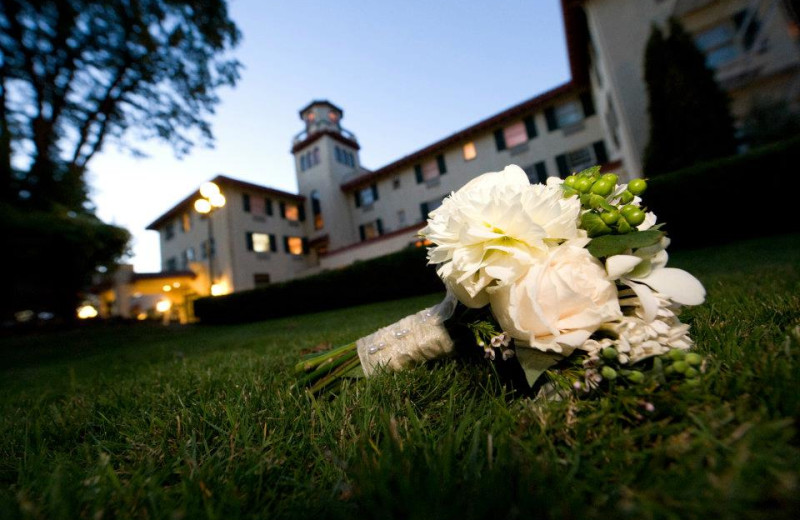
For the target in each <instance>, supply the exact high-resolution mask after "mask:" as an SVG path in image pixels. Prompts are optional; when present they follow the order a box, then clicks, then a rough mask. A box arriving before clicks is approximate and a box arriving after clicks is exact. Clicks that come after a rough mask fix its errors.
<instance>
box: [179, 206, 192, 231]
mask: <svg viewBox="0 0 800 520" xmlns="http://www.w3.org/2000/svg"><path fill="white" fill-rule="evenodd" d="M191 229H192V214H191V213H190V212H188V211H187V212H186V213H184V214H183V215H182V216H181V230H182V231H183V232H184V233H188V232H189V231H191Z"/></svg>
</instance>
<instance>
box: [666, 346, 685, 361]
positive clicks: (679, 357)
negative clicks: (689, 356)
mask: <svg viewBox="0 0 800 520" xmlns="http://www.w3.org/2000/svg"><path fill="white" fill-rule="evenodd" d="M667 355H668V356H669V358H670V359H671V360H673V361H683V360H684V359H685V358H686V352H684V351H682V350H680V349H677V348H674V349H672V350H670V351H669V352H668V353H667Z"/></svg>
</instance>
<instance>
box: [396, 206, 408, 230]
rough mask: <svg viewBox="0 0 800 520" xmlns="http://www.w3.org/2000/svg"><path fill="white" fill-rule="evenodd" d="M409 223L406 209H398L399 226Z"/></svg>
mask: <svg viewBox="0 0 800 520" xmlns="http://www.w3.org/2000/svg"><path fill="white" fill-rule="evenodd" d="M406 225H408V223H407V222H406V210H404V209H401V210H398V211H397V226H398V227H406Z"/></svg>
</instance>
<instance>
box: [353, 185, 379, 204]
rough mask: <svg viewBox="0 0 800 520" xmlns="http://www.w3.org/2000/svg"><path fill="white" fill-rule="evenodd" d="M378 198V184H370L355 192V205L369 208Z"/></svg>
mask: <svg viewBox="0 0 800 520" xmlns="http://www.w3.org/2000/svg"><path fill="white" fill-rule="evenodd" d="M376 200H378V186H377V184H374V183H373V184H371V185H370V186H367V187H366V188H361V189H360V190H358V191H357V192H356V207H357V208H360V207H362V206H363V207H364V208H370V207H372V205H373V204H375V201H376Z"/></svg>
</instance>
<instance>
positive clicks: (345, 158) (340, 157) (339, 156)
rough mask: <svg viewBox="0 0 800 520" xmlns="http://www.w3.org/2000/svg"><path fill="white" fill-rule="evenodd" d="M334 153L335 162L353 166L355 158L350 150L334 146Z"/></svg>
mask: <svg viewBox="0 0 800 520" xmlns="http://www.w3.org/2000/svg"><path fill="white" fill-rule="evenodd" d="M334 155H335V157H336V162H340V163H342V164H344V165H345V166H350V167H353V168H355V166H356V160H355V155H353V152H351V151H350V150H345V149H344V148H341V147H339V146H336V147H334Z"/></svg>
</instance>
